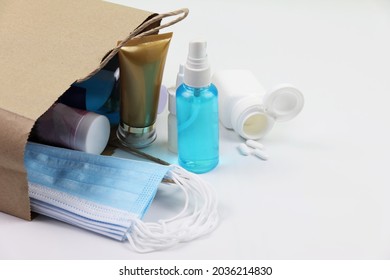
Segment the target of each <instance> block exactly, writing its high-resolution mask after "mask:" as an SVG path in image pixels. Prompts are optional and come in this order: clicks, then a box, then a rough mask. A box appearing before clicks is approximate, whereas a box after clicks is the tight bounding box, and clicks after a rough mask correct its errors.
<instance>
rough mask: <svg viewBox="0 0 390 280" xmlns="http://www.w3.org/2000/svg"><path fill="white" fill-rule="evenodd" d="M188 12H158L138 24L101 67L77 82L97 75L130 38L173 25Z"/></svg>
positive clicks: (185, 10) (183, 10) (181, 10)
mask: <svg viewBox="0 0 390 280" xmlns="http://www.w3.org/2000/svg"><path fill="white" fill-rule="evenodd" d="M188 13H189V10H188V9H187V8H183V9H179V10H176V11H172V12H169V13H163V14H158V15H157V16H155V17H153V18H151V19H149V20H147V21H145V22H144V23H142V24H141V25H140V26H138V27H137V28H136V29H134V30H133V31H132V32H131V33H130V34H129V36H127V37H126V38H125V39H124V40H122V41H121V43H119V44H118V45H117V46H116V47H115V48H113V49H112V50H111V52H110V53H109V55H107V56H106V57H105V58H104V59H103V60H102V61H101V63H100V65H99V67H97V68H96V69H95V70H94V71H92V72H91V73H89V74H88V75H87V76H85V77H84V78H81V79H78V80H77V82H83V81H85V80H87V79H89V78H90V77H92V76H93V75H95V74H96V73H97V72H99V71H100V70H101V69H103V67H104V66H105V65H106V64H107V63H108V62H109V61H110V60H111V59H112V58H113V57H114V56H115V55H116V54H117V53H118V51H119V49H120V48H121V47H123V46H124V45H125V44H126V43H127V42H128V41H129V40H131V39H134V38H139V37H142V36H147V35H150V34H154V33H155V32H156V31H158V30H161V29H163V28H166V27H168V26H171V25H173V24H175V23H177V22H179V21H181V20H183V19H185V18H186V17H187V15H188ZM177 15H180V16H179V17H177V18H175V19H173V20H171V21H169V22H167V23H165V24H162V25H159V26H157V27H155V28H152V29H149V30H147V31H143V30H145V28H147V27H149V26H151V25H152V24H154V23H156V22H158V21H160V20H162V19H163V18H166V17H172V16H177Z"/></svg>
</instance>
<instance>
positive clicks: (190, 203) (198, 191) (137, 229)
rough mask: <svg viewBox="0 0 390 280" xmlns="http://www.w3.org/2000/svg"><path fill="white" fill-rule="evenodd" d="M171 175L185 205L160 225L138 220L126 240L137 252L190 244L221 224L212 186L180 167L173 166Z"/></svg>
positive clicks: (159, 222)
mask: <svg viewBox="0 0 390 280" xmlns="http://www.w3.org/2000/svg"><path fill="white" fill-rule="evenodd" d="M167 176H169V177H170V178H171V179H172V181H173V182H174V184H175V185H177V186H179V187H180V189H181V190H182V191H183V192H184V195H185V200H186V201H185V204H184V206H183V209H182V210H181V211H180V212H179V213H178V214H177V215H175V216H174V217H172V218H169V219H164V220H159V221H158V222H157V223H145V222H143V221H141V220H140V219H135V220H134V222H133V225H132V227H131V228H130V230H129V231H128V232H127V233H126V237H127V239H128V242H129V244H130V246H131V247H132V248H133V249H134V250H135V251H137V252H140V253H148V252H152V251H156V250H161V249H165V248H168V247H171V246H173V245H175V244H178V243H182V242H187V241H190V240H193V239H195V238H198V237H201V236H203V235H206V234H208V233H210V232H211V231H213V230H214V229H215V228H216V226H217V225H218V220H219V217H218V211H217V204H218V203H217V199H216V195H215V193H214V190H213V188H212V187H211V186H210V185H209V184H207V183H206V182H205V181H203V180H202V179H201V178H200V177H199V176H198V175H195V174H193V173H190V172H188V171H186V170H184V169H183V168H181V167H179V166H176V165H172V166H171V169H170V170H169V171H168V173H167Z"/></svg>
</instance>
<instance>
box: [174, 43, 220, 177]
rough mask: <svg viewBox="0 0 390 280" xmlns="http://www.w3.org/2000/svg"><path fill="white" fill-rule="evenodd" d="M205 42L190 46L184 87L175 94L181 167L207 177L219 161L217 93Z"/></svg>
mask: <svg viewBox="0 0 390 280" xmlns="http://www.w3.org/2000/svg"><path fill="white" fill-rule="evenodd" d="M206 47H207V43H206V42H205V41H193V42H190V44H189V52H188V57H187V62H186V64H185V65H184V78H183V84H182V85H181V86H180V87H179V88H178V89H177V91H176V116H177V132H178V154H179V164H180V165H181V166H182V167H184V168H185V169H187V170H189V171H191V172H194V173H205V172H208V171H210V170H211V169H213V168H214V167H216V166H217V164H218V161H219V126H218V125H219V123H218V91H217V88H216V87H215V86H214V85H213V84H212V83H211V72H210V66H209V63H208V58H207V53H206Z"/></svg>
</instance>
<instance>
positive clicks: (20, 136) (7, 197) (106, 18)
mask: <svg viewBox="0 0 390 280" xmlns="http://www.w3.org/2000/svg"><path fill="white" fill-rule="evenodd" d="M150 16H152V14H151V13H150V12H146V11H141V10H137V9H133V8H128V7H123V6H119V5H116V4H111V3H106V2H102V1H97V0H82V1H79V0H36V1H23V0H0V77H1V82H0V211H1V212H5V213H9V214H11V215H14V216H17V217H20V218H23V219H26V220H30V219H31V214H30V204H29V196H28V188H27V179H26V170H25V168H24V164H23V152H24V147H25V144H26V141H27V138H28V135H29V132H30V130H31V128H32V126H33V124H34V122H35V120H36V119H37V118H38V117H39V116H40V115H42V114H43V113H44V112H45V111H46V110H47V109H48V108H49V107H50V106H51V105H52V104H53V102H54V101H56V100H57V98H58V97H59V96H60V95H61V94H62V93H63V92H64V91H65V90H66V89H67V88H68V87H69V86H70V85H71V84H72V83H73V82H74V81H75V80H76V79H78V78H82V77H84V76H85V75H87V74H88V73H90V72H91V71H92V70H94V69H95V68H96V67H97V66H98V65H99V62H100V61H101V59H102V57H103V56H104V55H105V54H106V53H107V51H109V50H110V49H112V48H113V47H115V45H116V42H117V41H118V40H121V39H123V38H126V36H127V35H128V34H129V33H130V32H131V31H132V30H133V29H134V28H136V27H137V26H138V25H140V24H141V23H142V22H143V21H144V20H145V19H146V18H148V17H150Z"/></svg>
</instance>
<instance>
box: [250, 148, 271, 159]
mask: <svg viewBox="0 0 390 280" xmlns="http://www.w3.org/2000/svg"><path fill="white" fill-rule="evenodd" d="M253 154H254V155H255V156H257V157H258V158H261V159H262V160H267V159H268V155H267V153H266V152H264V151H263V150H260V149H255V151H254V153H253Z"/></svg>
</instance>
